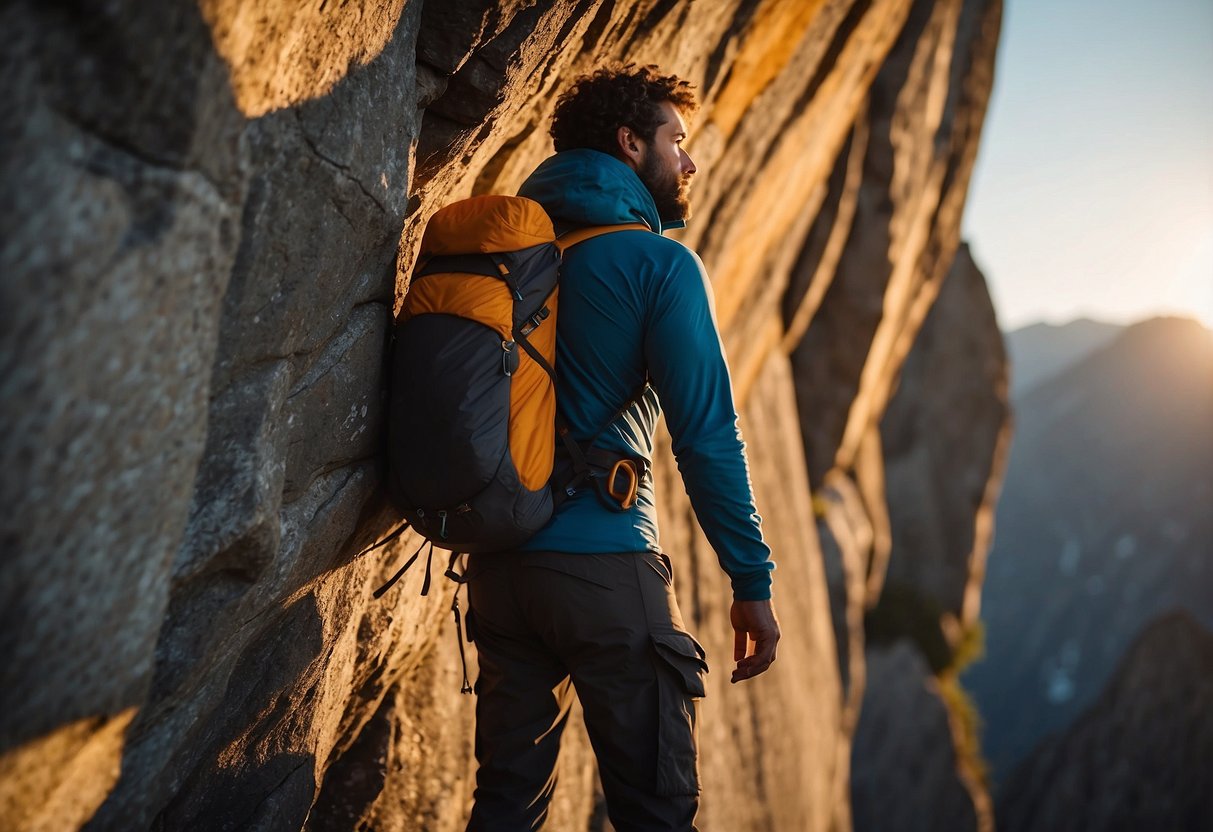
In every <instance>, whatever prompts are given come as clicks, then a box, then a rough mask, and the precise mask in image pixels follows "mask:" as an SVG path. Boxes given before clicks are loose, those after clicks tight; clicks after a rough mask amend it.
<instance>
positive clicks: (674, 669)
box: [467, 552, 708, 832]
mask: <svg viewBox="0 0 1213 832" xmlns="http://www.w3.org/2000/svg"><path fill="white" fill-rule="evenodd" d="M467 578H468V605H469V612H468V636H469V638H471V639H473V640H474V643H475V645H476V650H477V654H478V656H479V659H480V676H479V678H478V679H477V680H476V695H477V701H476V760H477V761H478V762H479V764H480V766H479V769H478V771H477V772H476V795H475V799H476V802H475V806H474V808H473V809H472V818H471V820H470V821H469V823H468V827H467V828H468V830H469V831H470V832H472V831H474V832H485V830H509V832H517V831H518V830H527V829H538V828H539V827H540V826H542V824H543V822H544V820H545V818H546V816H547V810H548V803H549V801H550V800H551V796H552V791H553V789H554V788H555V785H556V776H555V766H556V754H557V751H558V749H559V745H560V735H561V732H562V731H563V730H564V725H565V722H566V720H567V718H568V714H569V708H570V706H571V705H572V697H573V690H574V689H575V690H576V695H577V697H578V698H579V699H580V700H581V706H582V710H583V712H584V714H585V724H586V729H587V732H588V734H589V737H590V742H591V743H592V745H593V747H594V753H595V755H596V756H597V758H598V770H599V776H600V777H601V778H602V787H603V792H604V793H605V795H606V802H607V813H608V814H609V816H610V818H611V823H612V825H614V827H615V829H616V830H617V832H636V831H638V830H645V831H646V832H647V831H648V830H667V829H668V830H681V831H682V832H686V831H687V830H694V828H695V827H694V818H695V813H696V811H697V810H698V807H699V773H698V766H697V763H696V740H695V702H694V700H695V699H698V698H700V697H702V696H703V695H704V687H703V683H704V674H705V673H707V669H708V668H707V663H706V662H705V660H704V652H703V648H702V647H700V646H699V644H698V643H697V642H696V641H695V640H694V639H693V638H692V637H691V635H690V634H689V633H688V632H687V630H686V627H685V625H684V624H683V622H682V615H681V614H680V613H679V611H678V604H677V602H676V601H675V599H674V589H673V575H672V574H671V571H670V563H669V559H668V558H667V557H666V556H665V555H655V554H652V553H650V552H641V553H626V554H603V555H582V554H561V553H555V552H509V553H493V554H484V555H471V556H470V559H469V564H468V569H467Z"/></svg>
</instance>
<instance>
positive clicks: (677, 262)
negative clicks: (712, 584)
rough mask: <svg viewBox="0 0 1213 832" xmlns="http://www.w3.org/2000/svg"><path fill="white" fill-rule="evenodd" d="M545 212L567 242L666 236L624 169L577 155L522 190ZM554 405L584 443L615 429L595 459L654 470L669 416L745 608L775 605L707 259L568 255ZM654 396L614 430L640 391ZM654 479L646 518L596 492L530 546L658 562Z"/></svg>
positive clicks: (553, 164) (658, 253) (678, 252)
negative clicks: (599, 231)
mask: <svg viewBox="0 0 1213 832" xmlns="http://www.w3.org/2000/svg"><path fill="white" fill-rule="evenodd" d="M519 196H523V197H527V198H528V199H533V200H535V201H536V202H538V203H539V204H540V205H542V206H543V208H544V209H545V210H546V211H547V213H548V215H549V216H550V217H551V218H552V221H553V223H554V224H555V226H556V232H557V234H562V233H564V232H566V231H568V230H570V229H574V228H579V227H583V226H588V225H619V224H623V223H635V222H643V223H645V224H647V225H648V226H649V228H652V229H661V230H665V229H666V228H668V227H670V226H669V225H668V224H667V225H666V226H664V227H663V225H662V223H661V219H660V217H659V216H658V214H657V206H656V204H655V203H654V201H653V197H652V195H651V194H650V193H649V191H648V189H647V188H646V187H645V186H644V183H642V182H641V181H640V177H639V176H637V175H636V173H635V172H634V171H633V170H632V169H631V168H630V167H628V166H627V165H626V164H624V163H623V162H621V161H619V160H618V159H616V158H614V157H613V156H610V155H608V154H606V153H600V152H598V151H595V150H569V151H565V152H563V153H558V154H556V155H555V156H552V157H551V158H549V159H547V160H546V161H545V162H543V164H541V165H540V166H539V167H538V168H537V169H536V170H535V172H534V173H532V174H531V176H530V177H529V178H528V179H527V180H526V182H525V183H524V184H523V186H522V188H521V189H520V190H519ZM556 333H557V348H556V356H557V359H556V360H557V363H556V375H557V396H556V397H557V401H558V402H559V406H560V410H561V413H562V414H563V415H564V418H565V420H566V421H567V422H568V425H569V428H570V430H571V432H572V434H573V436H574V437H575V438H576V439H577V440H578V441H580V442H585V441H586V440H588V439H590V438H591V437H593V436H594V435H595V434H597V433H599V431H601V430H602V429H603V428H604V427H605V426H608V425H609V427H607V430H605V431H604V432H603V433H602V435H601V437H600V438H599V439H598V441H597V442H596V446H597V447H601V448H606V449H609V450H612V451H618V452H620V453H621V454H626V455H630V456H635V455H641V456H644V457H645V458H647V459H650V460H651V459H652V458H653V432H654V429H655V428H656V425H657V421H658V419H659V418H660V416H661V413H662V410H663V409H664V411H665V418H666V426H667V427H668V429H669V432H670V435H671V437H672V438H673V451H674V457H675V459H676V460H677V462H678V470H679V471H680V472H681V474H682V479H683V482H684V483H685V485H686V489H687V494H688V495H689V496H690V498H691V506H692V507H693V508H694V510H695V516H696V517H697V518H698V520H699V524H700V526H702V528H703V530H704V532H705V533H706V535H707V537H708V541H709V542H710V543H711V545H712V548H713V549H714V550H715V551H716V555H717V557H718V558H719V559H720V565H721V567H722V568H723V569H724V570H725V572H727V573H728V575H729V577H730V579H731V581H732V585H733V595H734V598H736V599H738V600H745V601H750V600H764V599H767V598H770V597H771V570H772V569H773V568H774V564H773V563H772V562H771V559H770V549H769V548H768V547H767V545H766V543H764V542H763V539H762V530H761V526H760V524H761V519H760V518H759V516H758V514H757V512H756V511H755V508H754V497H753V490H752V488H751V484H750V475H749V469H748V467H747V463H746V457H745V445H744V444H743V443H742V441H741V434H740V431H739V430H738V427H737V412H736V411H735V410H734V407H733V390H732V384H731V381H730V379H729V370H728V365H727V364H726V362H725V356H724V348H723V345H722V344H721V341H720V334H719V332H718V330H717V326H716V317H715V313H714V310H713V307H712V300H711V287H710V285H709V283H708V279H707V274H706V273H705V271H704V268H703V264H702V263H701V262H700V260H699V258H698V257H697V256H696V255H695V253H694V252H692V251H691V250H690V249H688V248H687V247H685V246H684V245H682V244H681V243H679V242H676V241H674V240H669V239H666V238H665V237H662V236H661V235H660V234H655V233H651V232H649V231H639V230H629V231H617V232H614V233H611V234H607V235H603V236H600V237H594V238H592V239H590V240H587V241H585V242H583V243H580V244H578V245H576V246H574V247H573V248H571V249H569V250H568V251H567V252H566V253H565V256H564V264H563V266H562V267H561V277H560V297H559V302H558V313H557V328H556ZM646 371H647V373H648V377H649V379H650V382H651V385H652V388H653V390H655V391H656V395H653V394H652V393H650V394H649V395H646V396H645V397H644V398H643V399H642V400H641V401H640V402H639V403H638V404H637V405H635V406H634V407H632V408H631V409H630V410H629V411H628V412H627V413H625V414H624V415H623V416H621V417H619V418H617V419H616V420H615V421H614V422H613V423H611V417H612V416H614V415H615V414H616V413H617V412H618V411H619V409H620V407H622V406H623V404H624V403H625V402H627V401H628V400H629V398H631V397H632V396H633V395H634V394H635V393H636V391H637V390H638V389H639V388H640V387H641V386H642V385H643V383H644V380H645V374H646ZM653 494H654V492H653V482H652V477H645V478H644V480H643V481H642V482H641V484H640V488H639V494H638V497H637V501H636V505H635V506H634V507H633V508H632V509H631V510H629V511H627V512H622V513H620V512H615V511H612V510H610V509H609V508H607V507H606V506H605V505H603V504H602V502H601V501H600V500H599V499H598V497H597V495H596V494H595V493H594V490H593V487H592V486H585V487H582V488H580V489H579V490H578V492H577V493H576V495H574V496H573V497H571V498H570V499H568V500H566V501H565V502H564V503H563V504H562V505H561V506H560V508H559V509H558V510H557V512H556V514H555V515H554V516H553V517H552V519H551V521H550V522H549V523H548V524H547V526H546V527H545V528H543V529H541V530H540V531H539V533H538V534H536V535H535V536H534V537H532V538H531V539H530V540H529V541H527V543H526V544H525V545H524V546H523V547H522V548H523V549H525V550H527V551H555V552H570V553H593V552H637V551H644V550H647V551H651V552H661V545H660V541H659V537H658V530H657V509H656V506H655V504H654V500H653Z"/></svg>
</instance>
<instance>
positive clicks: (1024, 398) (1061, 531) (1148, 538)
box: [964, 318, 1213, 780]
mask: <svg viewBox="0 0 1213 832" xmlns="http://www.w3.org/2000/svg"><path fill="white" fill-rule="evenodd" d="M1042 332H1043V331H1042ZM1015 419H1016V431H1015V436H1014V438H1013V440H1012V446H1011V452H1010V459H1009V464H1008V471H1007V477H1006V480H1005V482H1004V486H1003V492H1002V498H1001V500H1000V503H999V507H998V513H997V523H996V531H995V542H994V546H993V549H992V551H991V554H990V558H989V564H988V569H987V574H986V581H985V585H984V590H983V600H982V604H983V614H982V618H983V620H984V621H985V626H986V658H985V660H984V661H982V662H980V663H979V664H977V665H975V666H974V667H972V668H971V669H970V670H969V671H968V672H967V673H966V675H965V677H964V683H965V686H966V687H967V688H968V689H969V690H970V691H971V692H972V694H973V696H974V699H975V700H976V702H977V704H978V707H979V708H980V710H981V713H982V717H983V721H984V723H985V726H986V729H985V733H984V736H983V742H982V746H983V751H984V753H985V755H986V757H987V758H988V760H989V761H990V763H991V765H992V769H993V773H994V775H995V779H996V780H999V779H1005V777H1006V776H1007V774H1008V773H1009V771H1010V770H1011V768H1013V767H1014V766H1015V765H1016V764H1018V763H1019V762H1020V761H1022V760H1023V759H1024V758H1025V757H1026V756H1027V755H1028V754H1029V752H1031V751H1032V749H1033V747H1034V746H1036V744H1037V743H1038V742H1040V741H1041V740H1042V739H1043V738H1044V737H1045V736H1046V735H1047V734H1050V733H1053V732H1057V731H1060V730H1063V729H1065V728H1066V727H1067V726H1068V725H1069V724H1071V723H1072V722H1073V720H1074V719H1075V718H1076V717H1077V716H1078V714H1079V713H1081V712H1082V711H1083V709H1084V708H1086V707H1087V706H1088V705H1090V703H1091V702H1092V701H1094V699H1095V697H1096V696H1097V695H1098V694H1099V692H1100V691H1101V690H1102V688H1103V686H1104V684H1105V682H1106V681H1107V679H1108V677H1109V675H1110V674H1111V672H1112V670H1113V668H1114V667H1115V666H1116V664H1117V662H1119V661H1120V659H1121V657H1122V655H1123V654H1124V652H1125V650H1126V649H1127V648H1128V646H1129V644H1130V643H1131V642H1132V641H1133V639H1134V638H1135V637H1136V636H1137V635H1138V633H1139V632H1140V631H1141V629H1142V628H1143V627H1144V626H1145V625H1146V623H1147V622H1149V621H1150V620H1152V619H1154V618H1155V617H1157V616H1158V615H1159V614H1161V613H1162V612H1164V611H1166V610H1168V609H1171V608H1179V609H1187V610H1189V611H1190V612H1191V613H1192V614H1193V615H1195V616H1196V617H1197V618H1198V619H1199V620H1200V621H1201V623H1202V624H1203V625H1204V626H1205V627H1210V628H1213V511H1210V506H1213V334H1211V333H1210V332H1209V331H1208V330H1206V329H1204V328H1203V327H1201V326H1200V325H1199V324H1198V323H1196V322H1194V321H1190V320H1185V319H1179V318H1157V319H1152V320H1148V321H1144V322H1141V323H1139V324H1135V325H1133V326H1130V327H1126V328H1125V329H1123V331H1121V332H1120V333H1119V334H1118V335H1117V336H1116V337H1115V338H1114V339H1113V340H1112V341H1111V342H1109V343H1108V344H1106V345H1105V346H1103V347H1099V348H1096V349H1095V350H1094V351H1092V352H1090V353H1089V354H1087V355H1086V356H1085V357H1082V358H1080V359H1079V360H1077V361H1075V362H1074V363H1072V364H1071V365H1070V366H1068V367H1065V368H1064V369H1062V370H1061V371H1060V372H1058V373H1056V374H1054V375H1052V376H1050V377H1047V378H1045V379H1043V380H1042V381H1040V382H1038V383H1037V384H1036V385H1035V386H1033V387H1032V388H1031V389H1029V390H1026V391H1024V392H1023V393H1021V394H1020V395H1019V397H1018V398H1017V400H1016V402H1015Z"/></svg>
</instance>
